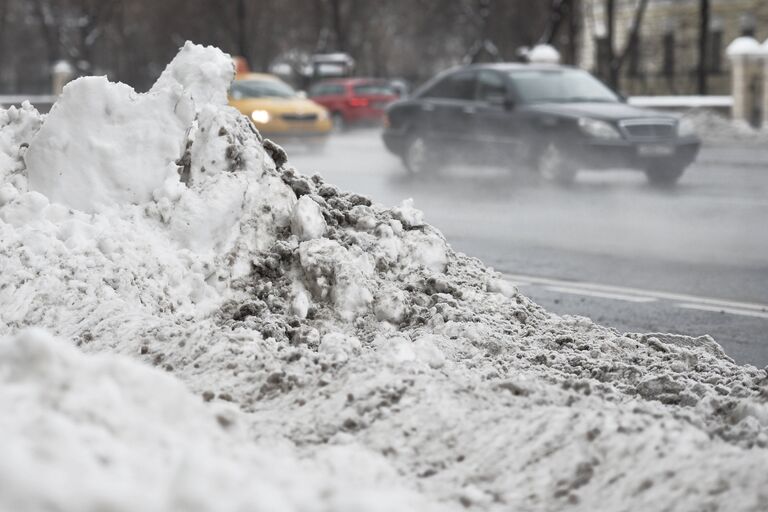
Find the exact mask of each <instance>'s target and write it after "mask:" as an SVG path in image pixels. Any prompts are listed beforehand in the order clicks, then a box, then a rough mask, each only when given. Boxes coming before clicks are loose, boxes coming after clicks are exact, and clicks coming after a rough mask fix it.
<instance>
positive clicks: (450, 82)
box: [421, 71, 476, 100]
mask: <svg viewBox="0 0 768 512" xmlns="http://www.w3.org/2000/svg"><path fill="white" fill-rule="evenodd" d="M475 76H476V73H475V72H474V71H459V72H457V73H453V74H451V75H448V76H447V77H445V78H443V79H442V80H440V81H439V82H437V83H436V84H435V85H433V86H432V87H431V88H429V89H428V90H427V91H425V92H424V93H423V94H422V95H421V96H422V97H424V98H441V99H442V98H445V99H455V100H472V99H474V97H475Z"/></svg>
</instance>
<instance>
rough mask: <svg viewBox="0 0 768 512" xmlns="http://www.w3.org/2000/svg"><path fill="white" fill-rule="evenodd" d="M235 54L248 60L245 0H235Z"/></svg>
mask: <svg viewBox="0 0 768 512" xmlns="http://www.w3.org/2000/svg"><path fill="white" fill-rule="evenodd" d="M237 52H238V54H239V55H240V56H241V57H245V58H246V59H247V58H248V56H249V55H248V23H247V18H246V8H245V0H237Z"/></svg>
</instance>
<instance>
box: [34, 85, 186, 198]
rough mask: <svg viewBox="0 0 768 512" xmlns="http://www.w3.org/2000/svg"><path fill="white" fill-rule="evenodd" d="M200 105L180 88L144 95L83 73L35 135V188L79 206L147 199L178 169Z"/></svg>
mask: <svg viewBox="0 0 768 512" xmlns="http://www.w3.org/2000/svg"><path fill="white" fill-rule="evenodd" d="M193 116H194V109H193V108H192V102H191V100H190V99H189V97H188V96H185V95H183V94H180V93H178V92H172V91H167V90H164V91H159V92H156V93H150V94H137V93H136V92H135V91H134V90H133V89H132V88H131V87H129V86H127V85H125V84H121V83H111V82H109V81H108V80H107V79H106V78H105V77H87V78H79V79H77V80H75V81H73V82H70V83H69V84H67V85H66V86H65V87H64V92H63V94H62V95H61V97H60V98H59V100H58V101H57V102H56V105H54V108H53V109H52V110H51V113H50V114H48V116H47V118H46V119H45V123H44V124H43V126H42V127H41V128H40V131H39V132H38V133H37V135H36V136H35V137H34V138H33V139H32V141H31V143H30V147H29V150H28V151H27V153H26V155H25V158H24V160H25V161H26V165H27V173H28V179H29V188H30V190H36V191H38V192H41V193H42V194H45V195H46V196H48V198H49V199H50V200H51V201H52V202H59V203H62V204H64V205H67V206H69V207H72V208H76V209H79V210H83V211H87V212H92V211H95V210H96V209H97V207H98V206H99V205H112V204H124V203H143V202H146V201H150V200H151V199H152V191H153V190H155V189H156V188H158V187H160V186H161V185H162V184H163V182H164V181H165V180H166V179H167V178H168V177H172V176H174V175H175V174H176V172H177V170H176V169H177V166H176V164H175V162H176V160H177V159H178V158H179V157H180V156H181V154H182V150H183V144H184V138H185V133H186V131H187V127H188V126H189V124H190V123H191V122H192V119H193Z"/></svg>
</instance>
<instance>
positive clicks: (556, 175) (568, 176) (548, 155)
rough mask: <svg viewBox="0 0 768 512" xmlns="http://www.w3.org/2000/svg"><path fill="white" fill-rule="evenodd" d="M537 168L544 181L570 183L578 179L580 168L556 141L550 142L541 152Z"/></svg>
mask: <svg viewBox="0 0 768 512" xmlns="http://www.w3.org/2000/svg"><path fill="white" fill-rule="evenodd" d="M536 170H537V171H538V173H539V176H540V177H541V179H542V180H543V181H544V182H547V183H557V184H558V185H570V184H571V183H573V182H574V180H575V179H576V173H577V172H578V169H577V168H576V166H574V165H573V163H571V162H569V161H568V157H567V155H565V154H564V153H563V150H562V149H561V148H559V147H558V146H557V145H556V144H555V143H554V142H550V143H548V144H547V145H546V146H544V148H543V149H542V150H541V151H540V152H539V155H538V158H537V159H536Z"/></svg>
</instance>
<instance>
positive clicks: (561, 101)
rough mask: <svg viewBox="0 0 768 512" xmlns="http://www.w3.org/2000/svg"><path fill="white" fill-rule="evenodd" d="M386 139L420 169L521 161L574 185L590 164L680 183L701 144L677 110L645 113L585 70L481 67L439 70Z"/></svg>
mask: <svg viewBox="0 0 768 512" xmlns="http://www.w3.org/2000/svg"><path fill="white" fill-rule="evenodd" d="M385 126H386V128H385V130H384V133H383V138H384V143H385V144H386V146H387V148H388V149H389V150H390V151H391V152H392V153H394V154H396V155H398V156H400V157H401V158H402V159H403V162H404V164H405V167H406V169H407V170H408V171H409V172H410V173H412V174H419V173H426V172H430V171H435V170H437V169H439V168H440V167H441V166H442V165H444V164H445V163H446V162H448V161H449V160H450V161H456V160H457V159H460V160H463V161H465V162H467V161H468V162H477V163H481V162H482V163H489V164H500V163H501V164H509V163H512V162H516V163H519V162H523V163H525V164H527V165H528V166H529V167H530V168H532V169H534V170H536V171H538V172H539V173H540V175H541V177H542V178H543V179H546V180H550V181H555V182H560V183H569V182H571V181H573V179H574V178H575V176H576V172H577V171H578V170H579V169H582V168H585V169H586V168H588V169H612V168H633V169H639V170H641V171H644V172H645V173H646V175H647V176H648V179H649V180H650V181H651V183H654V184H661V185H668V184H673V183H675V182H676V181H677V180H678V179H679V178H680V176H681V175H682V174H683V171H684V170H685V168H686V167H687V166H688V165H689V164H690V163H691V162H693V160H694V159H695V158H696V155H697V153H698V151H699V146H700V141H699V139H698V138H697V137H696V134H695V133H694V131H693V127H692V126H691V124H690V123H689V122H688V121H686V120H684V119H681V118H679V117H678V116H676V115H672V114H668V113H663V112H654V111H651V110H645V109H640V108H636V107H632V106H629V105H627V104H626V102H625V100H624V99H623V98H622V97H621V96H620V95H618V94H616V93H615V92H613V91H612V90H611V89H610V88H608V87H607V86H606V85H604V84H603V83H602V82H600V81H599V80H598V79H596V78H595V77H594V76H592V75H591V74H589V73H588V72H586V71H583V70H580V69H576V68H572V67H567V66H559V65H544V64H477V65H471V66H465V67H461V68H455V69H451V70H449V71H446V72H444V73H441V74H440V75H438V76H436V77H435V78H434V79H432V80H431V81H430V82H428V83H427V84H425V85H424V86H423V87H421V88H420V89H418V90H417V91H416V92H415V93H414V95H413V96H412V97H411V98H409V99H407V100H404V101H399V102H396V103H394V104H392V105H391V106H390V107H389V108H388V109H387V118H386V122H385Z"/></svg>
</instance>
